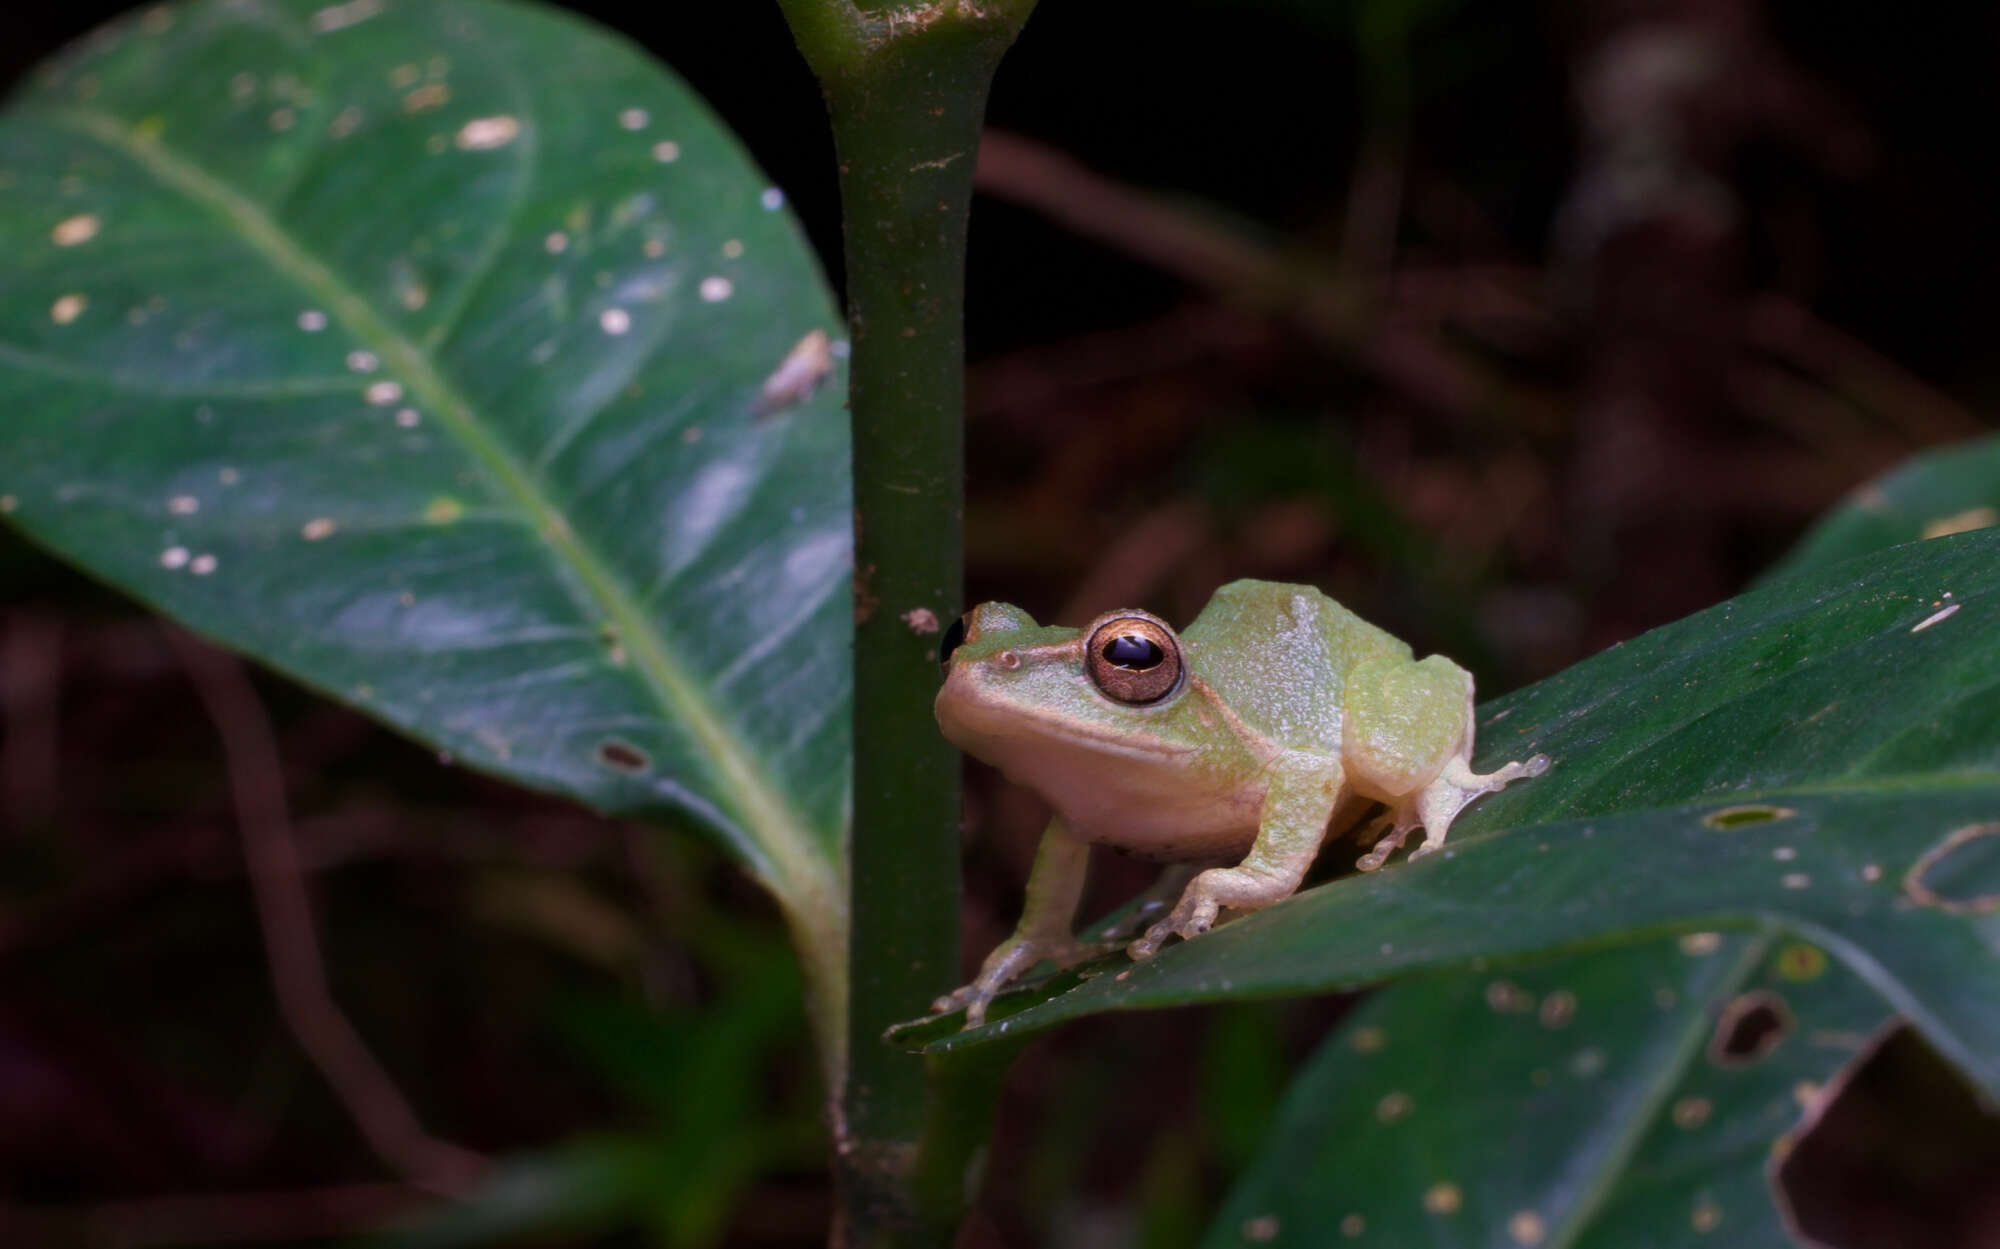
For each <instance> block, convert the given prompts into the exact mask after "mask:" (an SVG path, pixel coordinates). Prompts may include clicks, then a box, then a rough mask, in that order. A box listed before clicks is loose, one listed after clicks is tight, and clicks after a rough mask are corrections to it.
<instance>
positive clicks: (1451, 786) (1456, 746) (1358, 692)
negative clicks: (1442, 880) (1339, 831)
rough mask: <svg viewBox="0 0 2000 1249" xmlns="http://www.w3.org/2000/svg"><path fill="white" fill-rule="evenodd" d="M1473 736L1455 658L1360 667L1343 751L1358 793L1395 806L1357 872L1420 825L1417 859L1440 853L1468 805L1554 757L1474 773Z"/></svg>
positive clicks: (1380, 860)
mask: <svg viewBox="0 0 2000 1249" xmlns="http://www.w3.org/2000/svg"><path fill="white" fill-rule="evenodd" d="M1472 733H1473V716H1472V676H1471V674H1470V673H1468V672H1466V671H1465V669H1463V668H1460V667H1459V666H1458V665H1457V664H1455V663H1452V662H1451V661H1450V660H1449V659H1446V658H1444V657H1443V656H1441V655H1432V656H1430V657H1428V658H1426V659H1423V660H1419V661H1417V662H1415V663H1411V662H1409V661H1407V660H1396V659H1379V660H1375V661H1373V662H1371V663H1367V664H1362V665H1360V666H1359V667H1357V668H1356V669H1355V672H1354V674H1353V676H1352V677H1351V678H1350V683H1349V688H1348V709H1347V723H1346V725H1345V727H1344V729H1343V741H1342V746H1343V751H1344V753H1345V755H1346V757H1347V760H1348V763H1349V765H1350V766H1351V767H1352V768H1353V775H1354V778H1355V782H1356V787H1357V788H1358V789H1360V790H1361V792H1363V793H1365V794H1368V795H1371V796H1375V797H1380V798H1382V799H1383V800H1384V801H1386V802H1387V803H1388V804H1389V811H1388V814H1387V815H1386V816H1384V817H1382V819H1380V820H1378V821H1377V823H1386V824H1387V825H1388V826H1389V831H1388V832H1387V833H1386V834H1385V835H1384V836H1383V837H1382V839H1381V840H1380V841H1378V842H1376V844H1375V847H1374V849H1372V850H1370V851H1369V852H1368V853H1367V854H1365V855H1363V856H1361V858H1360V859H1359V860H1357V861H1356V862H1355V864H1354V865H1355V866H1356V867H1357V868H1359V869H1361V870H1362V871H1364V872H1372V871H1374V870H1375V869H1376V868H1378V867H1381V866H1382V864H1384V863H1385V862H1387V861H1388V859H1389V856H1390V855H1392V854H1394V853H1395V852H1396V850H1397V849H1398V848H1399V847H1400V846H1402V844H1403V842H1404V840H1405V839H1406V838H1408V837H1409V835H1410V834H1411V833H1413V832H1415V831H1416V830H1417V828H1418V827H1419V826H1422V828H1423V830H1424V842H1423V844H1422V845H1421V846H1419V847H1417V849H1416V850H1414V851H1412V852H1411V854H1410V857H1411V858H1413V859H1417V858H1422V857H1423V856H1424V855H1426V854H1431V853H1434V852H1435V851H1436V850H1437V849H1438V848H1439V847H1441V846H1443V845H1444V839H1445V835H1446V834H1447V833H1448V832H1449V831H1450V830H1451V822H1452V821H1453V820H1455V819H1457V818H1458V813H1459V812H1460V811H1462V810H1464V809H1465V806H1466V804H1467V803H1469V802H1471V801H1472V800H1473V799H1475V798H1478V797H1480V796H1481V795H1483V794H1490V793H1492V792H1493V791H1494V790H1496V789H1501V788H1503V787H1505V786H1506V785H1507V784H1509V783H1510V782H1512V781H1515V780H1518V779H1520V778H1521V777H1524V776H1539V775H1541V774H1542V772H1544V771H1546V770H1547V768H1548V766H1549V761H1548V759H1547V757H1546V756H1543V755H1536V756H1535V757H1534V758H1532V759H1529V760H1526V761H1525V762H1521V763H1510V764H1507V765H1506V766H1505V767H1502V768H1499V769H1498V770H1496V771H1493V772H1487V773H1479V772H1474V771H1473V770H1472V764H1471V758H1472Z"/></svg>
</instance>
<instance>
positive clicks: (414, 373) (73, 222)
mask: <svg viewBox="0 0 2000 1249" xmlns="http://www.w3.org/2000/svg"><path fill="white" fill-rule="evenodd" d="M0 187H4V188H5V189H4V194H0V247H4V250H5V252H6V254H7V256H8V258H9V259H8V263H7V265H6V267H5V269H4V270H0V404H4V411H5V413H6V416H5V420H4V422H0V496H4V497H3V498H0V509H4V510H5V511H6V512H7V513H9V519H11V520H12V521H13V523H14V524H16V525H18V526H20V527H21V528H22V529H24V530H26V531H27V532H28V533H29V534H31V535H32V536H33V537H35V538H36V539H37V540H39V541H40V542H42V543H45V544H46V545H48V546H49V547H50V548H52V549H53V550H55V551H57V552H58V553H60V554H62V555H64V556H66V557H67V558H69V559H71V560H73V561H75V562H76V563H78V564H81V565H83V566H84V567H85V568H88V569H90V570H91V571H93V572H95V573H96V574H98V575H99V576H102V577H104V578H105V579H107V580H109V581H111V582H113V583H115V584H117V585H119V586H121V587H123V588H125V589H127V590H129V591H130V592H132V593H133V594H135V595H137V596H138V597H140V598H142V599H144V600H145V601H146V602H148V603H151V604H153V605H155V606H157V607H158V608H160V609H161V610H163V611H165V612H167V613H169V614H171V615H174V616H177V617H179V618H180V619H182V620H185V621H187V622H188V623H189V624H191V625H192V626H194V627H195V628H197V629H199V630H201V631H203V632H205V633H207V634H210V635H211V636H213V637H216V638H218V639H221V640H222V641H225V642H227V643H228V644H230V645H232V646H236V647H239V648H241V649H243V650H246V651H248V652H250V653H252V654H254V655H257V656H259V657H261V658H263V659H265V660H268V661H270V662H271V663H273V664H276V665H277V666H279V667H281V668H283V669H285V670H286V671H288V672H290V673H292V674H294V675H296V676H298V677H299V678H301V679H303V680H305V681H308V682H310V683H312V684H313V685H316V686H318V687H320V688H322V689H324V690H326V691H328V692H330V693H332V694H334V695H335V696H337V697H340V698H343V699H345V700H347V701H349V702H352V703H354V704H355V705H357V706H360V707H363V708H366V709H367V710H369V711H371V712H373V713H374V714H376V715H379V716H381V717H382V718H384V719H386V720H388V721H390V722H391V723H393V724H396V725H398V726H400V727H401V728H403V729H405V730H407V731H409V732H410V733H412V734H414V735H415V736H418V737H420V738H422V739H424V740H426V741H429V742H433V743H436V744H437V745H439V746H441V747H443V748H444V749H446V750H447V751H449V752H450V754H451V755H452V756H454V757H456V758H458V759H460V760H462V761H464V762H466V763H469V764H471V765H473V766H475V767H478V768H482V769H485V770H488V771H492V772H495V773H498V774H500V775H503V776H507V777H510V778H513V779H515V780H518V781H521V782H524V783H526V784H530V785H534V786H537V787H540V788H544V789H549V790H554V791H557V792H561V793H565V794H569V795H573V796H575V797H577V798H579V799H582V800H583V801H585V802H587V803H589V804H591V805H593V806H595V807H597V808H599V809H601V810H605V811H610V812H617V813H620V814H623V815H628V816H636V817H656V818H657V817H662V816H671V817H673V818H675V819H680V820H685V821H688V822H691V823H693V824H696V825H699V826H701V827H703V828H705V829H707V830H709V831H710V832H711V833H713V834H714V835H716V836H717V837H718V838H720V840H721V841H722V842H723V843H724V844H726V845H727V846H728V847H729V848H730V849H731V850H732V851H733V852H734V853H735V855H736V856H737V857H738V858H739V859H740V860H741V861H742V862H743V863H744V864H746V865H747V866H748V867H749V868H750V869H751V870H752V871H753V872H755V873H756V874H757V875H758V876H759V877H760V878H762V879H763V880H764V881H765V882H766V883H768V884H770V885H771V886H772V887H773V888H775V889H776V890H777V891H778V893H779V894H780V896H781V897H782V898H784V899H785V900H786V901H787V903H788V904H790V905H791V908H792V910H793V914H794V919H795V920H797V919H799V918H800V917H801V916H802V915H803V916H806V917H809V918H810V917H812V916H815V915H816V916H818V917H819V921H820V922H821V924H822V927H821V929H820V931H819V934H818V935H819V936H820V937H821V938H828V937H829V935H830V930H829V929H827V928H825V927H824V924H826V923H834V922H837V919H829V918H828V917H836V916H837V909H836V903H835V900H834V899H833V897H832V896H831V895H832V891H833V883H834V882H835V880H836V879H837V876H838V863H839V855H840V838H841V836H842V828H843V823H844V818H845V815H844V813H845V810H846V802H847V796H846V785H847V780H846V778H847V757H848V744H847V732H848V730H847V724H846V707H847V700H848V680H849V678H848V675H847V649H848V646H847V644H848V636H849V624H848V616H849V607H848V594H847V584H848V578H849V564H850V557H849V537H848V503H847V499H848V492H847V491H848V488H847V483H846V463H847V438H846V429H845V422H844V420H843V419H842V415H841V411H840V404H841V386H840V385H838V384H832V385H827V386H823V387H820V388H818V390H817V392H816V393H813V394H810V395H809V394H808V391H809V389H810V388H809V386H808V385H807V383H809V382H810V381H812V380H815V379H816V378H817V377H818V376H820V375H822V374H825V373H827V372H828V371H830V370H831V369H832V365H833V360H832V354H831V349H832V348H833V347H834V346H836V345H837V344H835V343H834V342H833V337H832V336H834V335H835V334H837V322H836V319H835V313H834V309H833V307H832V305H831V302H830V300H829V297H828V292H827V290H826V287H825V285H824V283H823V281H822V279H821V276H820V274H819V272H818V269H817V267H816V265H815V262H814V258H813V256H812V254H811V253H810V251H809V250H808V248H807V246H806V244H805V243H804V241H803V239H802V238H801V236H800V233H799V231H798V229H797V227H796V225H795V224H794V222H793V221H792V220H791V218H790V215H789V214H788V213H787V212H786V211H785V210H784V197H783V196H782V195H781V194H780V193H779V192H778V191H777V190H776V189H775V188H772V187H770V186H769V185H768V183H767V182H766V180H765V179H764V178H763V177H762V176H761V175H760V174H759V173H758V171H757V170H756V169H755V168H754V167H752V166H751V164H750V163H749V161H748V160H747V159H746V158H745V156H744V154H743V152H742V151H741V149H740V148H739V147H738V146H737V144H736V142H735V140H734V139H733V138H732V137H731V136H730V135H729V134H728V132H727V131H726V130H724V129H723V128H722V127H721V126H720V125H719V124H718V122H717V121H716V119H715V118H714V117H712V116H711V115H710V114H709V113H708V112H707V110H706V109H705V107H704V106H703V105H702V103H701V102H700V101H699V100H698V99H696V98H695V97H694V96H693V95H692V94H690V93H689V91H688V90H687V89H686V88H685V87H684V86H683V85H682V84H681V83H680V82H679V81H677V80H676V79H674V78H673V77H672V76H670V75H669V74H668V73H666V72H665V71H664V70H663V69H662V68H661V67H660V66H658V65H656V64H654V63H653V62H651V61H650V60H648V59H647V58H646V57H645V56H644V55H643V54H642V53H640V52H639V51H638V50H636V49H634V48H632V47H631V46H629V45H627V44H625V43H623V42H621V41H620V40H618V39H616V38H613V37H611V36H609V35H607V34H606V33H604V32H602V31H600V30H597V29H595V28H593V27H591V26H589V25H587V24H585V23H583V22H581V21H578V20H577V19H575V18H573V17H570V16H567V15H564V14H562V13H560V12H556V11H552V10H544V9H540V8H535V7H531V6H526V5H515V4H502V3H494V2H492V0H408V2H400V3H399V2H397V0H346V2H345V3H334V4H327V3H318V2H316V0H259V2H258V3H255V4H242V3H228V2H224V0H212V2H209V3H197V4H190V5H186V6H178V7H175V6H161V7H156V8H150V9H148V10H146V11H145V13H144V14H142V15H139V16H137V17H136V18H134V19H133V20H131V21H128V22H125V23H123V24H121V25H118V26H115V27H112V28H109V29H107V30H105V31H103V32H101V33H100V34H98V35H96V36H93V37H92V38H90V39H89V40H87V41H86V42H85V43H84V44H83V45H81V46H80V47H79V48H77V49H76V50H74V51H73V52H72V53H70V54H69V55H67V56H65V57H64V58H62V59H61V60H60V61H59V62H57V63H55V64H54V65H52V66H50V67H49V68H47V69H46V70H45V71H44V72H42V73H41V75H40V76H39V77H38V78H37V79H36V80H35V82H34V85H33V86H32V88H31V89H29V90H27V91H25V92H24V93H22V94H21V95H20V96H19V97H17V98H16V99H14V100H13V101H12V102H11V105H10V107H9V108H8V109H7V111H6V112H5V114H4V116H0ZM835 380H836V382H837V379H835Z"/></svg>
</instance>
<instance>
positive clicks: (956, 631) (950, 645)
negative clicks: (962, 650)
mask: <svg viewBox="0 0 2000 1249" xmlns="http://www.w3.org/2000/svg"><path fill="white" fill-rule="evenodd" d="M964 641H965V617H963V616H960V617H959V618H958V619H956V620H954V621H952V622H951V628H949V629H946V630H945V631H944V640H943V641H941V642H939V643H938V666H939V667H941V668H950V667H951V653H952V652H953V651H955V650H957V649H958V648H959V645H960V644H961V643H963V642H964Z"/></svg>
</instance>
